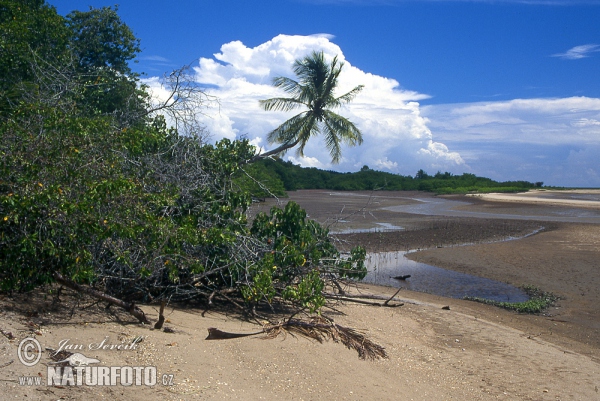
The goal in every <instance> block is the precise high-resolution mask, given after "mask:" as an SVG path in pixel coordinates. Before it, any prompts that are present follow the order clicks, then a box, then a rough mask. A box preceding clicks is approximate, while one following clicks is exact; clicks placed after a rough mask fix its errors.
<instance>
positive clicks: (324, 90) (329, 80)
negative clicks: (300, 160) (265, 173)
mask: <svg viewBox="0 0 600 401" xmlns="http://www.w3.org/2000/svg"><path fill="white" fill-rule="evenodd" d="M343 66H344V63H341V62H338V59H337V56H336V57H334V58H333V60H332V61H331V64H328V63H327V62H326V61H325V57H324V55H323V52H322V51H321V52H316V51H313V52H312V54H310V55H308V56H306V57H304V58H302V59H298V60H296V61H295V62H294V73H295V74H296V76H297V77H298V81H295V80H293V79H290V78H286V77H277V78H275V79H274V80H273V85H274V86H276V87H278V88H282V89H283V90H284V91H286V92H287V93H290V94H291V95H292V97H275V98H272V99H266V100H261V101H260V104H261V106H262V107H263V109H265V110H266V111H271V110H281V111H290V110H294V109H297V108H301V107H306V110H305V111H302V112H301V113H299V114H297V115H295V116H294V117H292V118H290V119H289V120H287V121H286V122H284V123H283V124H281V125H280V126H279V127H277V128H275V129H274V130H273V131H271V132H270V133H269V136H268V137H267V139H268V141H269V143H280V144H281V145H280V146H279V147H277V148H275V149H273V150H271V151H269V152H266V153H263V154H260V155H257V156H255V159H258V158H264V157H268V156H271V155H277V154H284V153H285V152H286V151H287V150H288V149H290V148H293V147H294V146H296V145H298V144H299V145H300V146H299V148H298V154H299V155H300V156H304V147H305V146H306V142H308V139H309V138H310V137H311V136H313V135H317V134H324V136H325V145H326V146H327V149H328V150H329V154H330V155H331V159H332V162H333V163H338V162H339V160H340V157H341V156H342V151H341V147H340V146H341V144H342V143H345V144H348V145H351V146H354V145H357V144H361V143H362V141H363V140H362V134H361V133H360V131H359V130H358V128H356V126H355V125H354V124H353V123H352V122H350V121H349V120H348V119H346V118H344V117H342V116H340V115H339V114H336V113H334V112H333V111H331V110H330V109H334V108H336V107H340V106H341V105H342V104H343V103H348V102H350V101H351V100H352V99H354V97H355V96H356V95H357V94H358V93H359V92H360V91H361V90H362V89H363V85H359V86H357V87H355V88H354V89H352V90H351V91H350V92H348V93H346V94H344V95H342V96H338V97H335V96H334V91H335V89H336V87H337V84H338V77H339V75H340V72H341V71H342V67H343Z"/></svg>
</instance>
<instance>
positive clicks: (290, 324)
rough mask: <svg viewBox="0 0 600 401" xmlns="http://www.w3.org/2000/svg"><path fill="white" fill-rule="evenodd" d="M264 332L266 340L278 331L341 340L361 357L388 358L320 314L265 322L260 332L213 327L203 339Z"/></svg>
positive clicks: (364, 339)
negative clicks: (272, 322) (231, 331)
mask: <svg viewBox="0 0 600 401" xmlns="http://www.w3.org/2000/svg"><path fill="white" fill-rule="evenodd" d="M263 333H264V334H265V336H264V338H265V339H273V338H276V337H278V336H279V335H280V334H282V333H283V334H287V333H290V334H292V335H296V334H297V335H301V336H304V337H308V338H312V339H314V340H317V341H318V342H320V343H322V342H323V341H325V340H329V339H331V340H333V341H334V342H336V343H337V342H341V343H342V344H344V345H345V346H346V347H347V348H348V349H353V350H355V351H356V352H358V356H359V358H361V359H370V360H375V359H379V358H387V354H386V352H385V348H383V347H382V346H381V345H379V344H375V343H374V342H373V341H371V340H369V339H368V338H367V337H366V336H365V335H364V334H363V333H361V332H359V331H358V330H356V329H353V328H349V327H344V326H340V325H339V324H336V323H334V322H333V321H331V320H328V319H325V318H323V317H315V318H312V319H310V320H308V321H306V320H301V319H288V320H285V321H283V322H281V323H276V324H267V325H265V326H264V327H263V329H262V331H259V332H255V333H228V332H225V331H221V330H219V329H216V328H213V327H211V328H209V329H208V336H207V337H206V340H224V339H229V338H239V337H247V336H252V335H257V334H263Z"/></svg>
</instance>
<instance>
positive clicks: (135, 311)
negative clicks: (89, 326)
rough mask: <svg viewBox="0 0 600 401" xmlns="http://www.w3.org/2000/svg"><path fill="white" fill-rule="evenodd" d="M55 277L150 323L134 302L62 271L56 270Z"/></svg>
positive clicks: (63, 283) (61, 282) (65, 284)
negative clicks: (67, 275) (66, 275)
mask: <svg viewBox="0 0 600 401" xmlns="http://www.w3.org/2000/svg"><path fill="white" fill-rule="evenodd" d="M54 278H55V279H56V281H57V282H58V283H60V284H62V285H64V286H65V287H68V288H71V289H72V290H75V291H78V292H82V293H84V294H88V295H91V296H93V297H94V298H98V299H101V300H103V301H106V302H108V303H109V304H111V305H116V306H119V307H121V308H123V309H125V310H126V311H127V312H129V313H130V314H131V315H133V316H134V317H136V318H137V320H139V321H140V322H141V323H145V324H150V321H148V318H147V317H146V315H145V314H144V311H143V310H141V309H140V308H139V307H137V306H136V305H135V303H133V302H125V301H122V300H120V299H118V298H115V297H113V296H110V295H108V294H105V293H103V292H101V291H98V290H95V289H93V288H90V287H88V286H85V285H81V284H77V283H76V282H74V281H72V280H69V279H67V278H65V277H63V276H62V275H61V274H60V273H58V272H55V273H54Z"/></svg>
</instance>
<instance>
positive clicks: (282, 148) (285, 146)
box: [246, 138, 300, 163]
mask: <svg viewBox="0 0 600 401" xmlns="http://www.w3.org/2000/svg"><path fill="white" fill-rule="evenodd" d="M298 143H300V138H298V139H296V140H295V141H294V142H289V143H284V144H283V145H281V146H279V147H277V148H275V149H273V150H269V151H268V152H266V153H259V154H257V155H256V156H254V157H253V158H251V159H249V160H248V161H246V163H254V162H255V161H257V160H260V159H264V158H265V157H269V156H273V155H276V154H278V153H281V152H284V151H286V150H288V149H290V148H293V147H294V146H296V145H298Z"/></svg>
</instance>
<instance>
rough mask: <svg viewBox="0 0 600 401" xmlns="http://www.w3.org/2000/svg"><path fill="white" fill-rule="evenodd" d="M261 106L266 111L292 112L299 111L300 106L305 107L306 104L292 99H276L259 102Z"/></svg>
mask: <svg viewBox="0 0 600 401" xmlns="http://www.w3.org/2000/svg"><path fill="white" fill-rule="evenodd" d="M259 104H260V105H261V107H262V108H263V109H264V110H265V111H290V110H294V109H297V108H298V107H300V106H305V104H304V103H302V102H301V101H299V100H298V99H296V98H291V97H274V98H271V99H264V100H259Z"/></svg>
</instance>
